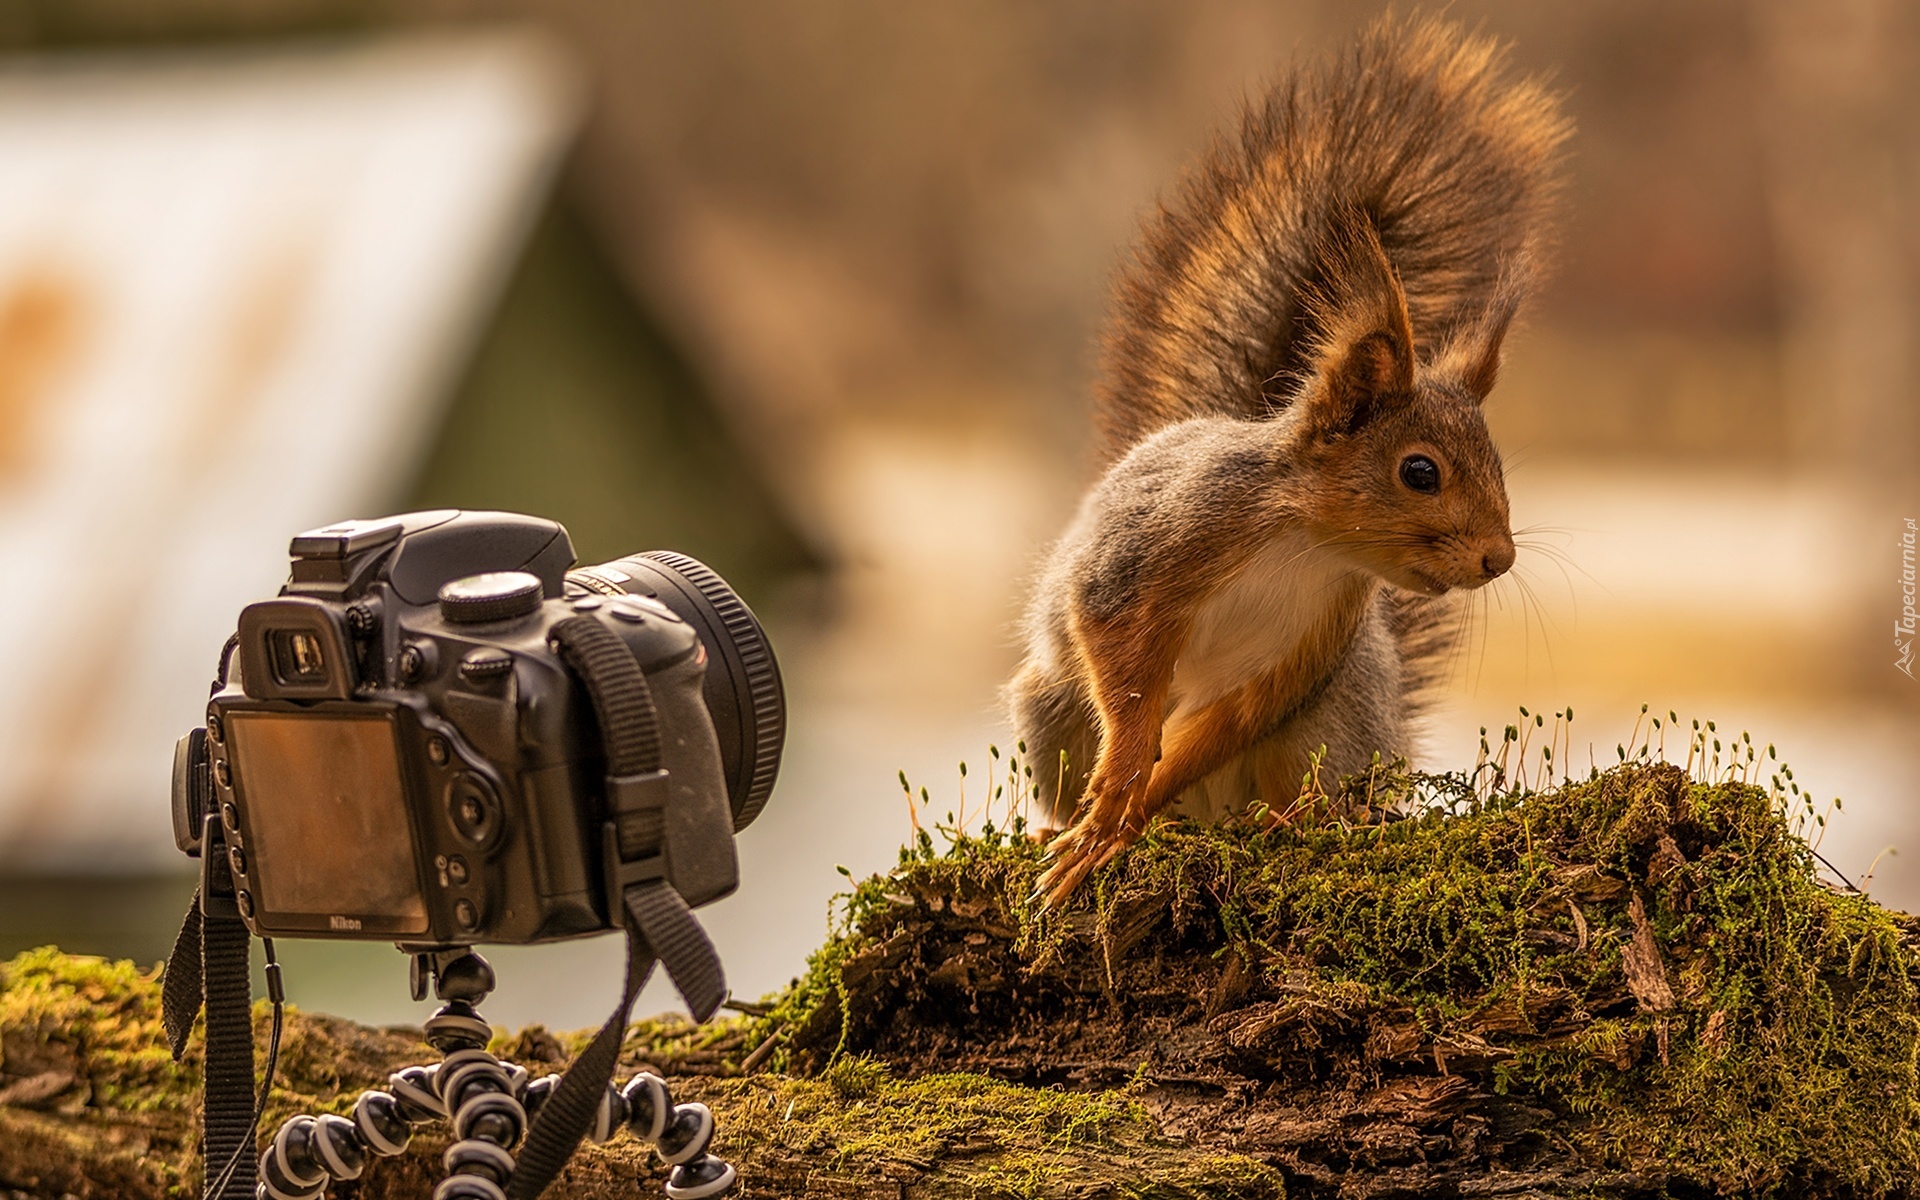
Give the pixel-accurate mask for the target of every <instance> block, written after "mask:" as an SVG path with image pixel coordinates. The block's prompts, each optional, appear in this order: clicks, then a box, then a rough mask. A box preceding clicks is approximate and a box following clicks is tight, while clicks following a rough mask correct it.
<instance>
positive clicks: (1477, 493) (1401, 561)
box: [1307, 381, 1514, 595]
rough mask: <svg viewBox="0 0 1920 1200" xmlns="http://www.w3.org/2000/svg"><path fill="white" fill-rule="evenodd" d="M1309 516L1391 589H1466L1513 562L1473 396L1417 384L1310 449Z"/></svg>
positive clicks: (1492, 455) (1495, 456) (1491, 454)
mask: <svg viewBox="0 0 1920 1200" xmlns="http://www.w3.org/2000/svg"><path fill="white" fill-rule="evenodd" d="M1314 457H1315V458H1316V459H1318V465H1319V468H1320V470H1319V472H1318V478H1319V479H1320V480H1321V481H1322V486H1320V487H1316V488H1315V489H1314V494H1313V495H1311V496H1310V497H1308V499H1307V504H1308V506H1309V519H1310V520H1311V521H1312V522H1313V524H1314V525H1316V526H1318V527H1319V529H1318V532H1319V534H1320V536H1321V538H1322V539H1324V540H1325V541H1326V542H1327V543H1328V544H1330V545H1333V546H1336V547H1338V548H1339V549H1340V551H1341V552H1342V553H1343V554H1344V555H1345V556H1346V557H1348V558H1349V559H1351V560H1352V561H1353V562H1354V563H1355V564H1356V565H1358V566H1361V567H1363V568H1365V569H1366V570H1368V571H1371V572H1373V573H1374V574H1376V575H1379V576H1380V577H1381V578H1383V579H1385V580H1386V581H1387V582H1389V583H1391V584H1393V585H1395V586H1396V587H1402V588H1406V589H1407V590H1408V591H1414V592H1421V593H1425V594H1428V595H1438V594H1440V593H1442V592H1446V591H1449V590H1451V589H1453V588H1476V587H1479V586H1481V585H1482V584H1485V583H1488V582H1490V581H1492V580H1494V579H1496V578H1498V577H1499V576H1501V575H1502V574H1504V573H1505V572H1506V570H1507V568H1509V567H1511V566H1512V565H1513V555H1514V549H1513V533H1512V531H1511V529H1510V527H1509V523H1508V522H1509V518H1508V510H1507V489H1506V482H1505V479H1504V477H1503V475H1502V473H1501V468H1500V455H1499V452H1498V451H1496V450H1495V449H1494V447H1493V439H1492V438H1491V437H1490V436H1488V433H1487V425H1486V421H1485V420H1484V419H1483V418H1482V417H1481V415H1480V406H1479V403H1478V401H1477V399H1476V398H1475V397H1474V396H1473V395H1472V394H1471V393H1469V392H1467V391H1466V390H1465V389H1464V388H1462V387H1459V386H1457V385H1454V386H1449V385H1448V384H1446V383H1441V382H1427V381H1417V382H1416V383H1415V386H1414V387H1413V388H1412V389H1411V390H1410V391H1408V392H1405V393H1400V394H1394V395H1384V396H1381V397H1379V398H1378V403H1376V404H1375V405H1373V406H1372V409H1371V412H1370V413H1369V414H1368V417H1367V419H1366V420H1365V421H1363V422H1362V423H1361V424H1360V425H1359V426H1358V427H1357V428H1351V429H1347V430H1342V431H1340V432H1339V433H1338V434H1337V435H1335V436H1334V437H1331V438H1327V439H1323V440H1322V441H1321V442H1320V444H1319V445H1318V446H1316V447H1315V448H1314Z"/></svg>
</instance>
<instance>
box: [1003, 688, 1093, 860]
mask: <svg viewBox="0 0 1920 1200" xmlns="http://www.w3.org/2000/svg"><path fill="white" fill-rule="evenodd" d="M1007 700H1008V707H1009V709H1010V710H1011V712H1012V716H1013V729H1014V734H1015V736H1016V737H1018V738H1019V739H1020V741H1021V742H1022V743H1023V744H1024V747H1025V749H1024V752H1023V753H1022V754H1021V757H1022V758H1023V759H1024V760H1025V761H1026V764H1027V766H1029V767H1030V768H1032V770H1033V781H1032V784H1031V786H1034V787H1038V788H1039V789H1040V792H1039V801H1040V810H1041V813H1042V820H1043V821H1044V822H1045V823H1046V824H1048V825H1050V826H1051V827H1052V828H1054V829H1062V828H1065V827H1066V825H1067V823H1068V822H1069V821H1071V820H1072V819H1073V812H1074V808H1075V806H1076V805H1077V804H1078V803H1079V800H1080V795H1081V792H1082V790H1083V787H1084V785H1085V783H1086V781H1087V773H1088V772H1089V771H1090V770H1092V768H1093V759H1094V752H1095V749H1096V748H1097V747H1098V746H1099V733H1098V731H1097V730H1096V729H1095V726H1094V720H1095V714H1094V707H1093V697H1092V696H1090V695H1089V694H1088V692H1087V687H1086V684H1085V683H1084V682H1083V681H1082V680H1081V679H1079V678H1077V677H1075V676H1073V675H1068V674H1064V673H1061V672H1058V671H1050V670H1048V669H1047V664H1045V663H1042V662H1041V661H1039V660H1038V659H1037V658H1029V659H1028V660H1027V662H1026V663H1025V664H1023V665H1022V666H1021V668H1020V670H1019V671H1018V672H1016V673H1015V674H1014V677H1013V680H1012V682H1010V683H1009V684H1008V685H1007Z"/></svg>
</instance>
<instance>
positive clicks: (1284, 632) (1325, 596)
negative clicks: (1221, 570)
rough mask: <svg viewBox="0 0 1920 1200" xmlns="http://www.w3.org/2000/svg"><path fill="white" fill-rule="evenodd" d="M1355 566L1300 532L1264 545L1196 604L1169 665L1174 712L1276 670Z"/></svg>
mask: <svg viewBox="0 0 1920 1200" xmlns="http://www.w3.org/2000/svg"><path fill="white" fill-rule="evenodd" d="M1353 570H1354V568H1353V567H1352V566H1350V565H1348V564H1347V563H1345V562H1342V561H1341V560H1340V559H1339V558H1338V557H1337V556H1336V555H1335V554H1334V553H1333V552H1332V551H1330V550H1326V549H1322V548H1319V547H1316V546H1315V545H1314V544H1313V541H1312V540H1311V539H1310V538H1309V537H1308V536H1307V535H1306V534H1305V533H1304V532H1295V533H1287V534H1283V535H1281V536H1280V537H1279V538H1278V539H1276V540H1274V541H1273V542H1271V543H1269V544H1268V545H1267V546H1266V547H1265V548H1264V549H1262V550H1260V551H1259V552H1258V553H1256V554H1255V555H1254V556H1253V558H1252V559H1251V560H1250V561H1249V562H1248V563H1247V564H1246V565H1245V566H1244V567H1242V568H1240V570H1239V572H1238V573H1237V574H1235V575H1234V576H1233V577H1232V578H1231V579H1229V580H1227V582H1226V583H1224V584H1222V585H1221V586H1220V587H1219V588H1218V589H1217V590H1216V591H1215V592H1214V593H1213V594H1212V595H1211V596H1209V597H1207V599H1206V600H1205V601H1204V602H1203V603H1202V604H1201V606H1200V611H1199V612H1198V613H1197V614H1196V616H1195V619H1194V624H1193V631H1192V632H1191V633H1189V634H1188V635H1187V644H1186V646H1185V647H1184V648H1182V649H1181V651H1180V657H1179V658H1178V659H1176V660H1175V662H1174V668H1173V685H1172V687H1171V689H1170V691H1169V693H1168V707H1169V710H1170V715H1171V716H1180V715H1184V714H1187V713H1191V712H1194V711H1196V710H1198V709H1201V708H1204V707H1206V706H1207V705H1208V704H1210V703H1212V702H1213V701H1215V700H1218V699H1219V698H1220V697H1222V696H1224V695H1226V694H1227V693H1228V692H1231V691H1232V690H1233V689H1235V688H1237V687H1239V686H1240V685H1241V684H1243V683H1246V682H1248V681H1249V680H1251V679H1254V678H1257V677H1258V676H1260V675H1263V674H1265V673H1266V672H1268V671H1270V670H1272V669H1273V667H1274V666H1275V664H1277V663H1279V662H1281V661H1282V660H1284V659H1285V658H1286V657H1287V656H1288V655H1290V654H1291V653H1292V652H1293V650H1294V648H1295V647H1297V646H1298V645H1300V643H1301V642H1302V641H1303V640H1305V638H1306V636H1307V634H1308V632H1309V631H1310V630H1311V629H1312V628H1313V627H1314V626H1315V625H1316V624H1317V623H1319V621H1320V620H1321V619H1322V618H1323V617H1324V616H1325V615H1326V611H1327V607H1328V605H1330V604H1332V603H1333V602H1334V601H1335V599H1336V597H1337V594H1338V591H1339V583H1340V581H1341V580H1342V579H1344V578H1346V577H1347V576H1349V575H1350V574H1352V572H1353Z"/></svg>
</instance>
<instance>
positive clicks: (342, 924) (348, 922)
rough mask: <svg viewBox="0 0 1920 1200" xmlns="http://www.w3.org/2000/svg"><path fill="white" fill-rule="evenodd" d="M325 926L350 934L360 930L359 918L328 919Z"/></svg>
mask: <svg viewBox="0 0 1920 1200" xmlns="http://www.w3.org/2000/svg"><path fill="white" fill-rule="evenodd" d="M327 924H329V925H331V926H333V927H334V928H335V929H338V930H341V931H343V932H349V933H350V932H352V931H353V930H356V929H358V928H360V918H359V917H328V918H327Z"/></svg>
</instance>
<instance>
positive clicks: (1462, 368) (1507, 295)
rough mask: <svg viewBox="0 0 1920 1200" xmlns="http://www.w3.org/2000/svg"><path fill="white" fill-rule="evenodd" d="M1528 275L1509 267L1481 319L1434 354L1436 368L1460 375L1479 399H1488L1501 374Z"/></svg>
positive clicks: (1468, 388) (1445, 372)
mask: <svg viewBox="0 0 1920 1200" xmlns="http://www.w3.org/2000/svg"><path fill="white" fill-rule="evenodd" d="M1526 278H1527V276H1526V272H1525V271H1523V270H1519V269H1516V270H1512V271H1509V272H1508V274H1507V276H1506V277H1505V278H1504V279H1502V280H1501V281H1500V283H1499V284H1498V285H1497V286H1496V287H1495V288H1494V292H1493V298H1492V299H1491V300H1490V301H1488V303H1487V307H1486V310H1485V311H1484V312H1482V313H1481V315H1480V319H1479V320H1478V321H1475V322H1474V323H1473V324H1471V325H1469V326H1467V327H1466V328H1465V329H1463V330H1461V331H1460V333H1459V334H1458V335H1457V336H1455V337H1454V338H1453V339H1451V340H1450V341H1449V342H1448V343H1447V344H1446V345H1445V346H1444V347H1442V348H1441V350H1440V353H1438V354H1436V355H1434V360H1433V369H1434V370H1435V371H1436V372H1439V373H1444V374H1450V375H1453V376H1455V377H1456V378H1458V379H1459V380H1460V382H1461V383H1462V384H1464V385H1466V389H1467V390H1468V391H1469V392H1472V393H1473V398H1474V399H1475V400H1480V401H1485V400H1486V398H1487V393H1489V392H1491V391H1493V384H1494V381H1495V380H1496V379H1498V378H1499V377H1500V348H1501V345H1502V343H1504V342H1505V341H1506V338H1507V331H1508V330H1509V329H1511V328H1512V327H1513V318H1514V316H1515V315H1516V314H1517V313H1519V311H1520V301H1521V300H1523V299H1525V292H1526V287H1525V285H1526Z"/></svg>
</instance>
